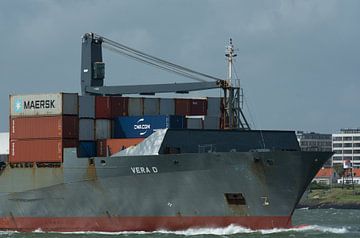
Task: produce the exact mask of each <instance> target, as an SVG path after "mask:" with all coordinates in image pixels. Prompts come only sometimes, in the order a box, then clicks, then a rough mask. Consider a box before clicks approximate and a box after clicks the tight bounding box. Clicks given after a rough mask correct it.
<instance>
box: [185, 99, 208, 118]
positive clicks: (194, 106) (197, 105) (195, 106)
mask: <svg viewBox="0 0 360 238" xmlns="http://www.w3.org/2000/svg"><path fill="white" fill-rule="evenodd" d="M206 112H207V100H206V99H191V100H190V114H189V115H193V116H195V115H206Z"/></svg>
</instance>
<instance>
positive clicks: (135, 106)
mask: <svg viewBox="0 0 360 238" xmlns="http://www.w3.org/2000/svg"><path fill="white" fill-rule="evenodd" d="M128 112H129V116H142V115H143V114H144V100H143V98H129V106H128Z"/></svg>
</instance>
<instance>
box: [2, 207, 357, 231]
mask: <svg viewBox="0 0 360 238" xmlns="http://www.w3.org/2000/svg"><path fill="white" fill-rule="evenodd" d="M293 225H294V227H295V228H292V229H270V230H250V229H246V228H243V227H239V226H234V225H230V226H228V227H226V228H213V229H208V228H207V229H188V230H184V231H176V232H170V231H156V232H69V233H52V232H50V233H47V232H42V231H41V230H40V229H38V230H36V231H33V232H30V233H21V232H16V231H2V232H0V238H2V237H12V238H20V237H23V238H30V237H41V238H42V237H44V238H45V237H49V238H63V237H64V238H67V237H76V238H82V237H86V238H99V237H127V238H133V237H136V238H148V237H155V238H168V237H197V238H200V237H234V238H235V237H252V238H255V237H267V238H272V237H291V238H293V237H294V238H296V237H326V238H328V237H346V238H352V237H353V238H355V237H356V238H359V237H360V209H359V210H350V209H349V210H348V209H343V210H340V209H298V210H296V211H295V213H294V216H293Z"/></svg>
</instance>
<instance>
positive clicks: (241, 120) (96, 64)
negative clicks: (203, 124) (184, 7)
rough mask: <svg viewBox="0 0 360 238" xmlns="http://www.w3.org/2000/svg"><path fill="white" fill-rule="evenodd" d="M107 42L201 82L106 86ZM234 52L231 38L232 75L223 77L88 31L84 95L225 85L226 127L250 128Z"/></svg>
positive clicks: (84, 41) (83, 62) (84, 51)
mask: <svg viewBox="0 0 360 238" xmlns="http://www.w3.org/2000/svg"><path fill="white" fill-rule="evenodd" d="M103 43H104V44H105V45H107V46H108V48H109V49H110V50H114V51H116V52H118V53H120V54H123V55H125V56H128V57H131V58H133V59H135V60H138V61H141V62H143V63H147V64H150V65H152V66H155V67H158V68H160V69H163V70H167V71H170V72H173V73H176V74H178V75H181V76H185V77H188V78H192V79H195V80H197V81H199V82H192V83H172V84H149V85H123V86H105V85H104V78H105V63H104V62H103V57H102V44H103ZM233 52H234V51H233V45H232V42H231V40H230V46H229V47H228V52H227V54H226V57H227V58H228V63H229V76H228V79H227V80H223V79H220V78H217V77H214V76H211V75H208V74H204V73H200V72H197V71H195V70H192V69H189V68H186V67H183V66H180V65H177V64H174V63H171V62H169V61H166V60H163V59H160V58H158V57H155V56H151V55H149V54H146V53H144V52H141V51H139V50H136V49H133V48H130V47H128V46H125V45H123V44H120V43H118V42H115V41H112V40H110V39H107V38H105V37H102V36H100V35H97V34H95V33H86V34H84V36H83V37H82V53H81V93H82V94H83V95H125V94H140V95H155V94H156V93H189V92H190V91H199V90H207V89H214V88H221V89H223V90H224V96H225V97H224V104H225V108H224V114H223V122H224V125H225V127H226V128H238V129H239V128H241V129H250V127H249V124H248V123H247V121H246V118H245V116H244V114H243V112H242V110H241V107H240V91H241V90H240V86H233V85H232V81H231V66H232V63H233V60H232V59H233V57H235V56H236V55H235V54H234V53H233ZM208 80H210V81H208Z"/></svg>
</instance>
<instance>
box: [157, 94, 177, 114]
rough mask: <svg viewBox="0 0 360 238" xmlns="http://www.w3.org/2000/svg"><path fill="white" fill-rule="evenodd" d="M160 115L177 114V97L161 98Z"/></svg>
mask: <svg viewBox="0 0 360 238" xmlns="http://www.w3.org/2000/svg"><path fill="white" fill-rule="evenodd" d="M159 114H160V115H175V99H173V98H160V113H159Z"/></svg>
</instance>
